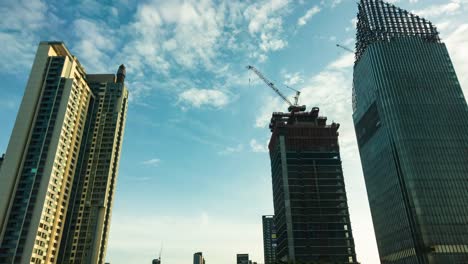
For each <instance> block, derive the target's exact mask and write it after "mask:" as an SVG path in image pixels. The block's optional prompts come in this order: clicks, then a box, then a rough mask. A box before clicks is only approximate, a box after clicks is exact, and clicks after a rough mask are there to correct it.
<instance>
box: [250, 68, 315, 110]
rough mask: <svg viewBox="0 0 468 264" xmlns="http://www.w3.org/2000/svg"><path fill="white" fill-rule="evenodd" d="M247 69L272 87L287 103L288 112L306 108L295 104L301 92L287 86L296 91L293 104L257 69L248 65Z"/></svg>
mask: <svg viewBox="0 0 468 264" xmlns="http://www.w3.org/2000/svg"><path fill="white" fill-rule="evenodd" d="M247 69H248V70H251V71H253V72H254V73H255V74H256V75H257V76H258V77H259V78H260V79H262V80H263V81H264V82H265V84H266V85H268V86H269V87H270V88H271V89H273V91H275V92H276V94H277V95H279V96H280V97H281V98H282V99H283V100H284V101H285V102H286V103H288V104H289V107H288V111H289V112H292V113H294V112H303V111H305V110H306V106H305V105H302V106H299V105H297V104H298V101H299V96H300V95H301V92H299V91H298V90H295V89H293V88H291V87H289V86H288V88H289V89H291V90H293V91H295V92H296V95H295V96H294V104H293V103H292V102H291V101H290V100H289V99H288V98H287V97H286V96H285V95H284V94H282V93H281V91H280V90H279V89H278V88H277V87H276V86H275V84H274V83H273V82H271V81H270V80H268V78H266V77H265V76H264V75H263V74H262V73H261V72H260V71H259V70H257V68H255V67H254V66H251V65H249V66H247Z"/></svg>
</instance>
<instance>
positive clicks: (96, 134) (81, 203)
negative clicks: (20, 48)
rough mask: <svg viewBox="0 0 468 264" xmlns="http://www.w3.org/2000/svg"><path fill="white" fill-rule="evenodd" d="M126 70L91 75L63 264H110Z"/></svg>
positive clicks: (88, 79)
mask: <svg viewBox="0 0 468 264" xmlns="http://www.w3.org/2000/svg"><path fill="white" fill-rule="evenodd" d="M124 79H125V67H124V66H123V65H121V66H120V68H119V70H118V72H117V76H116V75H114V74H89V75H86V80H87V83H88V85H89V86H90V88H91V91H92V93H93V95H94V96H93V98H92V100H91V103H90V105H89V109H88V116H87V122H86V126H85V127H84V134H83V140H84V142H83V143H82V144H81V148H80V156H79V157H78V165H77V167H76V170H75V177H74V181H73V188H72V193H71V201H70V203H69V206H68V211H67V222H66V224H65V230H66V234H65V235H64V238H63V239H62V245H61V249H60V253H59V260H60V261H59V262H60V263H104V261H105V252H106V247H107V239H108V237H109V228H110V216H111V212H112V203H113V201H114V193H115V187H116V180H117V169H118V165H119V159H120V151H121V148H122V137H123V133H124V128H125V116H126V112H127V100H128V92H127V89H126V88H125V84H124Z"/></svg>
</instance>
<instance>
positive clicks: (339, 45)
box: [336, 44, 354, 53]
mask: <svg viewBox="0 0 468 264" xmlns="http://www.w3.org/2000/svg"><path fill="white" fill-rule="evenodd" d="M336 46H337V47H338V48H342V49H344V50H346V51H349V52H351V53H354V51H353V50H351V49H350V48H348V47H345V46H343V45H341V44H336Z"/></svg>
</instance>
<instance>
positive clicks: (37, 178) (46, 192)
mask: <svg viewBox="0 0 468 264" xmlns="http://www.w3.org/2000/svg"><path fill="white" fill-rule="evenodd" d="M124 76H125V71H124V68H123V66H122V67H121V68H120V70H119V74H118V76H117V78H116V77H115V75H105V76H102V75H97V76H96V75H86V73H85V71H84V68H83V67H82V66H81V64H80V63H79V61H78V59H77V58H76V57H75V56H73V55H72V54H71V53H70V52H69V51H68V49H67V48H66V47H65V45H64V44H63V43H61V42H41V43H40V45H39V48H38V50H37V53H36V58H35V60H34V64H33V67H32V70H31V74H30V76H29V80H28V84H27V86H26V90H25V93H24V97H23V100H22V103H21V106H20V109H19V112H18V116H17V118H16V122H15V126H14V128H13V132H12V137H11V139H10V142H9V144H8V148H7V152H6V154H5V158H4V161H3V164H2V166H1V168H0V182H1V184H0V263H104V256H105V245H106V239H107V234H108V227H109V221H110V215H111V207H112V200H113V196H114V190H115V178H116V175H117V170H118V161H119V157H120V150H121V142H122V137H123V131H124V130H123V127H124V124H125V116H126V104H127V98H128V92H127V90H126V88H125V85H124ZM77 211H78V213H77V214H76V215H75V214H74V213H75V212H77ZM82 227H86V228H82ZM70 230H72V231H74V230H79V231H81V233H79V232H75V233H71V232H70ZM85 233H86V235H85V236H82V234H85ZM65 241H71V242H72V243H73V245H72V246H71V250H77V251H78V252H79V253H81V255H78V254H76V253H75V252H74V251H72V253H71V254H70V256H71V255H73V256H74V257H75V258H70V259H66V260H64V259H59V256H61V255H66V254H64V252H65V249H67V247H65V246H64V245H65V244H66V243H65ZM90 245H91V246H90Z"/></svg>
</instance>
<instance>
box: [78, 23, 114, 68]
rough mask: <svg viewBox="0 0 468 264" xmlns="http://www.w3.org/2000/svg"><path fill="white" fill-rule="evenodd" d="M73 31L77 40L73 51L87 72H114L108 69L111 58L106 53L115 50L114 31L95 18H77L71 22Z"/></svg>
mask: <svg viewBox="0 0 468 264" xmlns="http://www.w3.org/2000/svg"><path fill="white" fill-rule="evenodd" d="M73 32H74V33H75V35H76V37H77V38H78V41H77V42H76V43H75V45H74V46H73V47H74V52H75V53H77V54H79V56H78V57H79V60H80V62H81V63H82V64H83V65H84V66H85V67H86V70H87V72H101V73H102V72H109V71H111V72H114V71H116V70H117V69H109V67H110V66H112V65H109V64H110V63H109V62H110V61H111V59H110V56H109V55H108V54H111V53H113V52H115V43H116V37H115V35H114V34H115V32H114V30H112V29H111V28H109V27H108V26H107V25H106V24H104V23H99V22H98V21H95V20H87V19H77V20H75V21H74V22H73Z"/></svg>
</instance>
